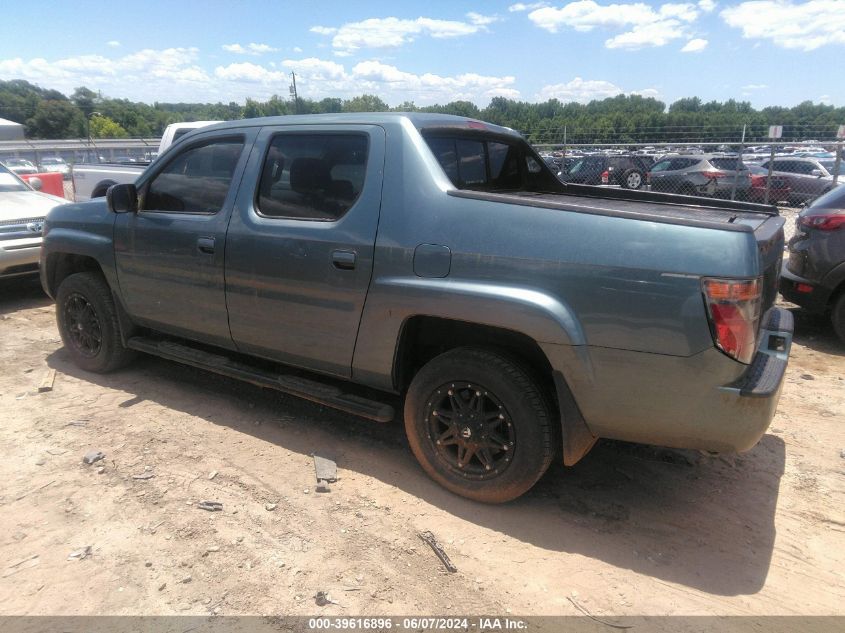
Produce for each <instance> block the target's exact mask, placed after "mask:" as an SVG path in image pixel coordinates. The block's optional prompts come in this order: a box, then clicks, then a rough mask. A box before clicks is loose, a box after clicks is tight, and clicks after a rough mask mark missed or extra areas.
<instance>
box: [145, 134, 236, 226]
mask: <svg viewBox="0 0 845 633" xmlns="http://www.w3.org/2000/svg"><path fill="white" fill-rule="evenodd" d="M243 148H244V141H243V138H221V139H214V140H211V141H207V142H205V143H202V144H201V145H193V146H191V147H188V148H186V149H185V150H183V151H181V152H180V153H179V154H178V155H177V156H176V158H174V159H173V160H171V161H170V162H169V163H168V164H167V166H166V167H165V168H164V169H162V170H161V171H160V172H159V173H158V174H157V175H156V176H155V177H154V178H153V179H152V181H151V182H150V184H149V187H148V189H147V191H146V194H145V195H144V203H143V208H144V209H145V210H147V211H169V212H180V213H217V212H218V211H220V209H222V208H223V203H224V202H225V201H226V194H228V193H229V187H230V186H231V184H232V175H233V174H234V173H235V167H236V166H237V164H238V159H239V158H240V156H241V152H242V151H243Z"/></svg>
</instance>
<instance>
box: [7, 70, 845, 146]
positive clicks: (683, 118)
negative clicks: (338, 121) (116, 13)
mask: <svg viewBox="0 0 845 633" xmlns="http://www.w3.org/2000/svg"><path fill="white" fill-rule="evenodd" d="M390 110H393V111H399V112H407V111H416V112H439V113H445V114H457V115H461V116H468V117H474V118H478V119H481V120H484V121H490V122H491V123H496V124H498V125H504V126H507V127H510V128H513V129H516V130H519V131H520V132H522V133H523V134H525V135H526V137H527V138H528V139H529V140H530V141H531V142H533V143H548V144H562V143H563V142H564V141H566V142H568V143H642V144H646V143H655V142H661V141H671V142H678V141H694V142H706V141H714V142H715V141H719V142H738V141H739V140H740V137H741V134H742V128H743V126H746V139H747V140H748V141H750V142H753V141H754V140H762V139H764V138H765V137H766V134H767V130H768V126H770V125H782V126H784V135H783V140H786V141H788V140H791V139H794V140H802V139H809V138H812V139H818V140H831V139H832V138H833V137H834V134H835V132H836V128H837V126H839V125H842V124H845V107H838V108H837V107H834V106H831V105H824V104H815V103H813V102H811V101H805V102H803V103H801V104H799V105H797V106H794V107H789V108H787V107H778V106H772V107H767V108H763V109H760V110H757V109H755V108H753V107H752V106H751V104H750V103H748V102H745V101H735V100H733V99H730V100H728V101H725V102H719V101H710V102H703V101H702V100H701V99H699V98H698V97H690V98H685V99H680V100H678V101H675V102H674V103H672V104H670V105H669V106H668V107H667V106H666V104H665V103H663V102H662V101H659V100H657V99H654V98H651V97H642V96H638V95H619V96H616V97H610V98H607V99H601V100H596V101H591V102H590V103H586V104H582V103H576V102H569V103H563V102H561V101H559V100H557V99H551V100H549V101H544V102H542V103H530V102H527V101H515V100H513V99H506V98H504V97H495V98H493V99H492V100H491V101H490V103H489V104H488V105H487V106H486V107H484V108H479V107H478V106H476V105H475V104H473V103H472V102H469V101H453V102H451V103H447V104H445V105H434V106H426V107H417V106H416V105H415V104H414V103H413V102H412V101H406V102H405V103H402V104H400V105H399V106H397V107H395V108H391V107H390V106H389V105H388V104H387V103H385V102H384V101H383V100H382V99H381V98H380V97H378V96H376V95H366V94H365V95H361V96H358V97H354V98H352V99H340V98H336V97H328V98H325V99H321V100H312V99H307V98H299V99H297V100H296V102H294V101H293V100H289V99H283V98H282V97H280V96H278V95H274V96H273V97H271V98H270V99H268V100H267V101H258V100H255V99H247V100H246V103H244V104H243V105H240V104H238V103H235V102H229V103H228V104H225V103H154V104H152V105H150V104H147V103H140V102H134V101H129V100H127V99H112V98H108V97H104V96H103V95H101V94H99V93H97V92H95V91H93V90H91V89H89V88H86V87H80V88H77V89H76V90H74V92H73V93H72V94H71V95H70V96H69V97H68V96H65V95H64V94H62V93H61V92H59V91H57V90H50V89H45V88H41V87H39V86H36V85H33V84H31V83H29V82H27V81H24V80H12V81H0V118H3V119H9V120H11V121H15V122H17V123H22V124H23V125H24V126H25V127H26V135H27V137H28V138H33V139H63V138H85V137H87V136H88V134H89V133H90V135H91V136H92V137H94V138H121V137H132V138H139V137H155V136H159V135H161V133H162V132H163V130H164V128H165V127H166V126H167V125H168V124H170V123H177V122H180V121H201V120H232V119H242V118H252V117H259V116H278V115H286V114H295V113H299V114H318V113H329V112H386V111H390Z"/></svg>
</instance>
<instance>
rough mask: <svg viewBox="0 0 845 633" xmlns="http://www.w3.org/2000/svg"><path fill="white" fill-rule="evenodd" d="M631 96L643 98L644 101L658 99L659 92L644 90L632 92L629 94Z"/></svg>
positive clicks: (652, 89)
mask: <svg viewBox="0 0 845 633" xmlns="http://www.w3.org/2000/svg"><path fill="white" fill-rule="evenodd" d="M631 94H632V95H639V96H641V97H645V98H646V99H659V98H660V91H659V90H657V89H656V88H646V89H644V90H634V91H633V92H631Z"/></svg>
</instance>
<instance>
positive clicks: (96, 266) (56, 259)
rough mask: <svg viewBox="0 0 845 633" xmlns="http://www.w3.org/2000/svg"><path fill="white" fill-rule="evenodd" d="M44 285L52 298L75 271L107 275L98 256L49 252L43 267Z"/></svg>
mask: <svg viewBox="0 0 845 633" xmlns="http://www.w3.org/2000/svg"><path fill="white" fill-rule="evenodd" d="M42 271H43V274H42V285H43V286H44V291H45V292H46V293H47V294H48V295H49V296H50V297H52V298H55V297H56V292H57V291H58V289H59V286H60V285H61V284H62V282H63V281H64V280H65V279H67V278H68V277H69V276H70V275H73V274H74V273H81V272H97V273H100V274H101V275H102V276H103V278H105V277H106V275H105V273H104V271H103V267H102V266H101V265H100V262H99V261H97V259H96V258H94V257H91V256H90V255H80V254H77V253H65V252H58V253H48V254H47V257H46V259H45V261H44V265H43V267H42Z"/></svg>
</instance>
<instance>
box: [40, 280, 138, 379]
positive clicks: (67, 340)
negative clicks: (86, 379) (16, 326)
mask: <svg viewBox="0 0 845 633" xmlns="http://www.w3.org/2000/svg"><path fill="white" fill-rule="evenodd" d="M56 322H57V324H58V326H59V333H60V334H61V336H62V342H64V345H65V349H66V350H67V351H68V353H70V355H71V358H72V359H73V362H74V363H75V364H76V365H78V366H79V367H81V368H82V369H85V370H87V371H93V372H96V373H106V372H110V371H113V370H115V369H118V368H120V367H123V366H124V365H125V364H126V363H128V362H129V361H130V360H132V358H133V357H134V356H135V353H134V352H133V351H132V350H128V349H126V348H125V347H124V346H123V343H122V342H121V340H120V328H119V326H118V321H117V310H116V309H115V305H114V299H113V297H112V294H111V290H110V289H109V286H108V284H107V283H106V281H105V279H103V277H102V275H100V274H99V273H94V272H84V273H76V274H73V275H70V276H69V277H67V278H66V279H65V280H64V281H63V282H62V283H61V285H60V286H59V290H58V292H57V293H56Z"/></svg>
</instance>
